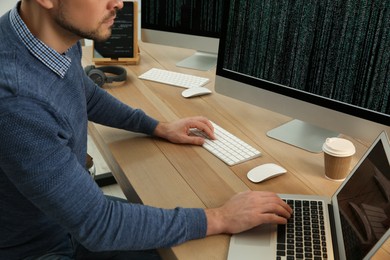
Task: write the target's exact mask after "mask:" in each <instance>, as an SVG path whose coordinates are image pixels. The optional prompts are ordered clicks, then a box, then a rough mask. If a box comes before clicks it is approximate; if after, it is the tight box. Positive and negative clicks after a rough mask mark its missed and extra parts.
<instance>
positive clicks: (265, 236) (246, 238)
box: [235, 225, 275, 246]
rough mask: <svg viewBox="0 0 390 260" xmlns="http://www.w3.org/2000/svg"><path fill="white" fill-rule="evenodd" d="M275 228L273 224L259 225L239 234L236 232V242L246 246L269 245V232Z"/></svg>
mask: <svg viewBox="0 0 390 260" xmlns="http://www.w3.org/2000/svg"><path fill="white" fill-rule="evenodd" d="M274 230H275V228H274V226H273V225H261V226H258V227H255V228H253V229H251V230H248V231H245V232H243V233H241V234H236V238H237V239H236V240H235V243H236V244H243V245H246V246H251V245H253V246H269V245H270V242H271V234H272V232H273V231H274Z"/></svg>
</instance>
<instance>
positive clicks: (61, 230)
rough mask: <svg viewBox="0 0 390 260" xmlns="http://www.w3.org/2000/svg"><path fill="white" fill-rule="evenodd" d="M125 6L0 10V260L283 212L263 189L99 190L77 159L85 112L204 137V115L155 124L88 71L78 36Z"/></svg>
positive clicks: (114, 1)
mask: <svg viewBox="0 0 390 260" xmlns="http://www.w3.org/2000/svg"><path fill="white" fill-rule="evenodd" d="M122 7H123V3H122V2H121V1H118V0H82V1H80V0H22V1H21V2H19V3H18V5H17V6H16V7H15V8H14V9H12V10H11V11H10V12H8V13H6V14H5V15H4V16H3V17H1V19H0V35H1V36H0V37H1V41H0V68H1V69H0V140H1V142H0V219H1V222H0V259H74V258H84V257H85V258H84V259H86V258H87V256H88V253H91V255H90V257H92V258H94V257H96V255H95V256H94V255H93V252H94V251H97V252H106V253H108V255H107V256H108V257H112V254H111V255H110V253H115V254H117V256H118V257H120V256H124V257H129V255H128V254H127V253H130V257H131V256H134V255H131V253H132V252H137V251H139V250H147V249H154V248H161V247H170V246H173V245H176V244H179V243H183V242H185V241H188V240H191V239H198V238H203V237H205V236H209V235H213V234H220V233H237V232H241V231H244V230H246V229H249V228H252V227H254V226H256V225H260V224H263V223H279V224H283V223H286V219H287V218H289V217H290V215H291V209H290V208H289V207H288V205H286V204H285V203H284V202H283V201H282V200H281V199H280V198H279V197H277V196H276V195H275V194H274V193H269V192H244V193H240V194H237V195H236V196H234V197H233V198H232V199H230V200H229V201H228V202H226V203H225V204H224V205H223V206H221V207H219V208H214V209H184V208H176V209H158V208H153V207H149V206H144V205H137V204H131V203H123V202H119V201H113V200H110V199H107V197H105V196H104V195H103V194H102V192H101V191H100V189H99V187H98V186H97V185H96V183H95V182H94V181H93V180H92V178H91V177H90V176H89V175H88V173H87V171H86V170H85V167H84V166H85V158H86V140H87V121H88V120H90V121H93V122H96V123H100V124H104V125H108V126H112V127H117V128H122V129H126V130H129V131H135V132H141V133H145V134H148V135H154V136H158V137H161V138H165V139H167V140H169V141H171V142H174V143H190V144H197V145H201V144H202V143H203V141H204V140H203V139H202V138H199V137H193V136H189V135H188V129H189V128H192V127H196V128H199V129H201V130H203V131H205V132H206V133H207V134H208V135H209V136H211V137H213V128H212V126H211V124H210V122H209V121H208V120H207V119H205V118H203V117H192V118H185V119H181V120H178V121H175V122H171V123H163V122H158V121H156V120H155V119H153V118H150V117H149V116H147V115H146V114H145V113H144V112H143V111H141V110H139V109H133V108H131V107H128V106H126V105H124V104H122V103H120V102H119V101H118V100H116V99H115V98H113V97H112V96H111V95H109V94H107V93H106V92H105V91H104V90H101V89H100V88H99V87H97V86H96V85H95V84H93V82H92V81H91V80H90V79H89V78H88V77H87V76H86V75H85V73H84V71H83V68H82V66H81V48H80V45H79V44H78V42H79V40H80V39H82V38H90V39H94V40H104V39H107V38H108V37H109V36H110V33H111V27H112V25H113V22H114V19H115V13H116V10H118V9H120V8H122ZM80 248H82V249H84V250H83V255H80V250H79V249H80ZM99 256H106V254H103V253H100V254H99ZM146 256H147V254H146ZM135 257H137V258H138V257H141V256H140V255H137V256H135ZM115 259H121V258H115Z"/></svg>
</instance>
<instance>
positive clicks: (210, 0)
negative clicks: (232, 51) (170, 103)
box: [141, 0, 223, 70]
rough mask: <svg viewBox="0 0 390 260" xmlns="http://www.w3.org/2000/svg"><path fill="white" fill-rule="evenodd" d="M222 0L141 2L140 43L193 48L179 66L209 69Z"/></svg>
mask: <svg viewBox="0 0 390 260" xmlns="http://www.w3.org/2000/svg"><path fill="white" fill-rule="evenodd" d="M222 3H223V0H181V1H180V0H179V1H178V0H142V1H141V39H142V41H143V42H149V43H155V44H162V45H168V46H174V47H181V48H188V49H194V50H196V51H197V52H196V53H195V54H194V55H193V56H191V57H190V58H188V59H186V60H184V61H181V62H179V63H178V64H177V65H178V66H181V67H189V68H194V69H199V70H209V69H210V68H212V67H214V66H215V64H216V61H217V52H218V45H219V36H220V31H221V23H222V11H223V9H222Z"/></svg>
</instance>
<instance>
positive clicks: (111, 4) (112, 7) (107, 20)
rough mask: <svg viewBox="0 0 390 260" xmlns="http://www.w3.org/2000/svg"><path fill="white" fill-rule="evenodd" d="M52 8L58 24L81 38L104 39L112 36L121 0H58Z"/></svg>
mask: <svg viewBox="0 0 390 260" xmlns="http://www.w3.org/2000/svg"><path fill="white" fill-rule="evenodd" d="M56 2H57V8H54V9H53V10H52V18H53V20H54V22H55V23H56V25H57V26H58V27H59V28H61V29H63V30H64V31H65V32H67V33H71V34H74V35H76V36H78V37H80V38H86V39H92V40H95V41H104V40H106V39H108V38H109V37H110V36H111V28H112V25H113V24H114V19H115V16H116V11H117V10H118V9H121V8H122V7H123V2H122V1H121V0H57V1H56Z"/></svg>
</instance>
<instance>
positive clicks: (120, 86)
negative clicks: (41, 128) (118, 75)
mask: <svg viewBox="0 0 390 260" xmlns="http://www.w3.org/2000/svg"><path fill="white" fill-rule="evenodd" d="M140 48H141V61H140V64H139V65H132V66H127V67H126V68H127V72H128V78H127V82H126V83H116V84H112V85H111V86H106V89H107V91H108V92H109V93H111V94H112V95H114V96H115V97H117V98H118V99H120V100H122V101H123V102H125V103H127V104H129V105H131V106H132V107H139V108H142V109H143V110H144V111H145V112H146V113H148V114H149V115H151V116H153V117H155V118H156V119H158V120H160V121H172V120H176V119H179V118H183V117H187V116H195V115H203V116H206V117H208V118H209V119H210V120H212V121H215V122H216V123H217V124H219V125H220V126H222V127H223V128H225V129H226V130H228V131H229V132H231V133H233V134H235V135H237V136H239V137H240V138H241V139H243V140H244V141H246V142H248V143H249V144H251V145H253V146H255V147H257V148H258V149H259V150H260V151H262V153H263V155H262V156H261V157H260V158H256V159H254V160H251V161H248V162H245V163H242V164H239V165H236V166H233V167H228V166H227V165H226V164H224V163H223V162H222V161H220V160H219V159H217V158H216V157H215V156H213V155H212V154H211V153H209V152H208V151H206V150H205V149H204V148H202V147H198V146H191V145H175V144H171V143H168V142H166V141H164V140H160V139H157V138H150V137H146V136H143V135H140V134H134V133H130V132H126V131H122V130H118V129H112V128H109V127H104V126H100V125H96V124H90V126H89V131H90V134H91V135H92V137H93V138H94V140H95V142H96V144H97V146H98V148H99V150H100V151H101V152H102V154H103V156H104V158H105V159H106V161H107V163H108V165H109V167H110V168H111V170H112V172H113V174H114V176H115V178H116V180H117V182H118V183H119V185H120V187H121V188H122V190H123V192H124V194H125V195H126V197H127V198H128V199H129V200H130V201H139V202H142V203H144V204H147V205H152V206H157V207H162V208H174V207H176V206H181V207H202V208H208V207H217V206H220V205H222V204H223V203H224V202H225V201H226V200H227V199H228V198H230V197H231V196H232V195H233V194H235V193H237V192H240V191H245V190H248V189H251V190H269V191H274V192H277V193H300V194H319V195H327V196H331V195H332V194H333V193H334V192H335V190H336V189H337V187H338V186H339V184H340V183H339V182H333V181H329V180H327V179H325V178H324V174H323V155H322V154H312V153H308V152H306V151H303V150H301V149H298V148H295V147H293V146H290V145H287V144H284V143H281V142H279V141H276V140H273V139H271V138H269V137H267V136H266V135H265V133H266V132H267V131H268V130H269V129H272V128H274V127H276V126H278V125H281V124H282V123H284V122H287V121H288V120H290V118H288V117H285V116H283V115H280V114H276V113H273V112H271V111H267V110H264V109H261V108H259V107H255V106H252V105H248V104H246V103H243V102H240V101H237V100H234V99H231V98H228V97H225V96H222V95H219V94H218V93H213V94H211V95H207V96H202V97H196V98H191V99H185V98H183V97H182V96H181V92H182V91H183V89H181V88H176V87H171V86H168V85H164V84H158V83H154V82H150V81H144V80H139V79H138V76H139V75H140V74H142V73H144V72H146V71H147V70H149V69H150V68H152V67H156V68H163V69H167V70H172V71H179V72H184V73H189V74H195V75H200V76H206V77H208V78H210V79H211V83H209V84H208V85H207V87H208V88H210V89H212V90H214V78H215V70H211V71H208V72H201V71H195V70H188V69H185V68H178V67H176V66H175V63H176V62H177V61H180V60H182V59H184V58H185V57H187V56H189V55H190V54H192V53H193V51H191V50H186V49H177V48H171V47H165V46H159V45H152V44H145V43H140ZM90 53H91V50H90V49H88V47H87V48H86V49H85V50H84V59H83V62H84V65H87V64H91V58H90ZM352 141H353V142H354V143H355V145H356V148H357V153H356V155H355V157H354V163H356V162H357V160H358V159H359V158H360V157H361V156H362V154H363V153H364V152H365V150H366V148H367V147H366V145H364V144H362V143H359V142H356V141H355V140H352ZM266 162H276V163H278V164H280V165H282V166H283V167H285V168H286V169H287V170H288V172H287V173H286V174H284V175H283V176H281V177H278V178H275V179H271V180H269V181H267V182H264V183H260V184H253V183H251V182H250V181H248V180H247V178H246V173H247V172H248V171H249V170H250V169H251V168H253V167H254V166H256V165H259V164H263V163H266ZM354 163H353V164H354ZM229 239H230V236H228V235H218V236H213V237H208V238H205V239H201V240H196V241H190V242H187V243H185V244H183V245H180V246H177V247H174V248H171V249H164V250H161V254H162V255H163V256H164V258H178V259H226V257H227V251H228V246H229ZM389 252H390V243H389V241H388V242H387V243H386V244H385V245H384V246H383V247H382V248H381V250H380V251H378V253H377V255H376V259H384V258H389V257H390V253H389Z"/></svg>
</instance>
